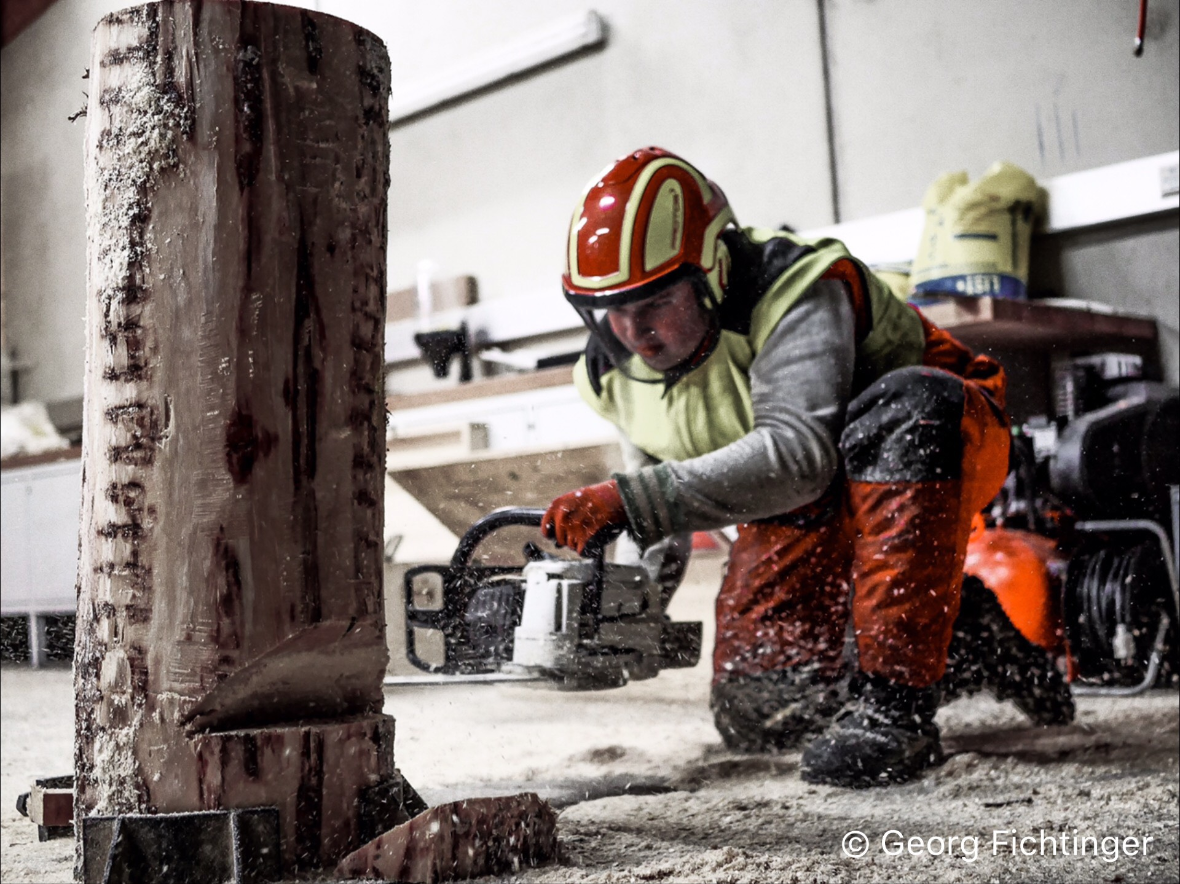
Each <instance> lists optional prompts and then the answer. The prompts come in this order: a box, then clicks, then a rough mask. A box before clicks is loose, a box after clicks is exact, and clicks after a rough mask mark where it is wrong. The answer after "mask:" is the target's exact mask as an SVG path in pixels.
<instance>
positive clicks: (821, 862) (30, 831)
mask: <svg viewBox="0 0 1180 884" xmlns="http://www.w3.org/2000/svg"><path fill="white" fill-rule="evenodd" d="M720 567H721V564H720V561H719V560H718V559H701V560H699V561H697V562H694V565H693V568H692V571H691V572H690V575H689V580H688V581H687V582H686V585H685V587H684V588H683V589H682V591H681V593H680V594H679V595H678V596H677V598H676V600H675V602H674V603H673V610H672V614H673V615H674V616H675V617H677V618H678V619H688V618H693V619H703V620H704V621H705V623H706V644H707V645H708V644H709V643H710V642H711V635H710V634H709V632H710V630H709V629H708V624H709V617H708V615H709V612H710V610H711V605H712V599H713V595H714V594H715V592H716V586H717V578H718V576H719V573H720ZM0 677H2V689H3V703H2V705H0V712H2V727H0V737H2V745H0V753H2V762H0V801H2V813H0V829H2V843H3V857H2V859H3V869H2V879H3V881H4V882H6V884H7V882H10V881H12V882H32V881H35V882H58V881H60V882H66V881H69V880H70V875H71V861H72V859H71V858H72V849H73V848H72V843H71V842H70V841H69V840H65V841H51V842H48V843H45V844H41V843H38V842H37V840H36V831H35V828H34V827H33V826H32V825H31V824H30V823H28V821H27V820H24V819H23V818H20V817H19V816H18V815H17V814H16V811H15V809H14V804H15V801H16V796H17V794H18V792H20V791H23V790H25V789H27V788H28V784H29V782H30V780H31V779H32V777H34V776H37V775H41V774H53V773H61V772H65V771H68V770H69V769H70V767H71V761H72V748H71V740H72V720H71V719H72V715H71V709H72V703H71V685H70V675H69V672H68V671H66V670H64V669H57V670H41V671H30V670H28V669H26V668H17V667H5V668H4V669H3V671H2V673H0ZM708 684H709V671H708V664H707V661H702V664H701V665H700V666H698V667H696V668H695V669H691V670H678V671H671V672H668V673H665V674H663V675H661V676H659V677H658V678H656V679H653V680H651V681H647V682H641V683H637V684H633V685H629V686H628V687H626V688H623V689H619V690H615V691H605V692H599V693H589V694H570V693H558V692H554V691H550V690H544V689H539V688H535V687H528V686H523V685H477V686H471V685H468V686H446V687H413V688H396V689H390V690H388V691H387V694H386V711H387V712H390V713H391V714H393V715H394V716H395V717H396V718H397V721H398V725H397V727H398V734H397V740H396V748H395V753H396V758H397V764H398V766H399V767H400V768H401V769H402V771H403V772H404V773H405V775H406V776H407V777H408V778H409V779H410V781H411V782H412V783H414V785H415V786H417V787H418V788H419V789H420V790H421V791H422V792H423V794H424V795H425V796H426V797H427V799H428V800H433V801H441V800H449V799H452V798H457V797H473V796H476V795H487V794H497V793H506V792H513V791H520V790H524V789H530V790H536V791H539V792H540V793H541V794H542V795H544V796H547V797H550V798H552V799H553V800H554V801H555V803H556V804H559V805H562V806H564V809H563V810H562V811H561V816H560V820H559V836H560V838H561V844H562V854H563V857H562V860H561V862H560V863H558V864H554V865H551V866H547V867H544V868H540V869H535V870H528V871H525V872H523V873H522V874H521V875H518V876H514V879H515V880H520V879H524V880H528V881H586V882H621V881H723V882H741V881H749V882H766V881H770V882H777V881H812V880H833V881H902V880H911V881H990V880H1010V879H1019V880H1029V881H1063V880H1069V881H1075V880H1101V881H1159V880H1173V881H1175V880H1177V878H1178V877H1180V864H1178V863H1180V805H1178V802H1177V795H1178V792H1180V697H1178V695H1177V693H1176V692H1175V691H1174V690H1166V691H1156V692H1153V693H1151V694H1149V695H1147V696H1144V697H1139V698H1134V699H1124V700H1100V699H1096V698H1083V699H1082V700H1081V701H1080V702H1079V716H1078V721H1077V722H1076V723H1075V724H1073V725H1071V726H1070V727H1065V728H1051V729H1034V728H1031V727H1029V726H1028V725H1027V724H1026V722H1025V720H1024V719H1023V717H1022V716H1021V715H1020V713H1018V712H1017V711H1016V710H1015V709H1013V708H1012V707H1010V706H1007V705H1002V704H999V703H996V702H994V701H992V700H991V699H990V698H986V697H977V698H973V699H971V700H966V701H959V702H957V703H955V704H953V705H951V706H949V707H947V708H945V709H944V710H942V711H941V712H940V714H939V722H940V724H941V726H942V728H943V734H944V744H945V747H946V749H947V751H948V754H949V755H950V756H951V757H950V760H949V761H948V762H947V764H946V765H944V766H943V767H942V768H940V769H938V770H936V771H932V772H930V773H929V774H928V775H927V776H926V777H924V778H923V779H922V780H920V781H918V782H915V783H912V784H909V785H906V786H901V787H893V788H889V789H884V790H871V791H857V792H849V791H844V790H837V789H829V788H823V787H810V786H807V785H806V784H804V783H802V782H801V781H800V780H799V777H798V772H797V767H798V754H797V753H790V754H785V755H781V756H773V757H769V756H766V757H762V756H752V757H740V756H734V755H730V754H728V753H726V752H724V751H723V750H722V748H721V746H720V741H719V739H718V738H717V736H716V734H715V732H714V731H713V728H712V722H711V719H710V716H709V712H708ZM579 792H580V793H581V794H580V795H579V794H578V793H579ZM637 792H638V793H647V794H636V793H637ZM653 793H655V794H653ZM579 798H580V799H581V800H580V801H578V799H579ZM575 801H577V803H571V802H575ZM1075 830H1076V834H1077V835H1078V837H1079V838H1080V837H1084V836H1092V837H1095V838H1097V839H1098V841H1099V842H1101V841H1102V839H1103V838H1107V839H1110V838H1120V839H1123V840H1122V841H1120V842H1119V843H1120V845H1123V846H1125V844H1126V841H1125V839H1126V838H1127V837H1135V838H1137V839H1139V841H1138V843H1139V844H1140V845H1142V843H1143V839H1144V838H1146V837H1148V836H1150V838H1151V841H1150V842H1148V848H1147V855H1146V856H1144V855H1142V848H1141V847H1140V848H1139V850H1138V851H1137V855H1135V856H1127V855H1125V854H1124V853H1122V852H1120V854H1119V856H1118V858H1117V859H1112V858H1111V856H1110V854H1109V850H1108V853H1107V855H1106V856H1103V855H1101V854H1100V855H1099V856H1097V857H1095V856H1094V855H1092V854H1093V852H1092V851H1091V852H1090V853H1088V854H1087V855H1086V856H1084V857H1081V856H1077V855H1074V852H1073V851H1072V838H1073V835H1074V833H1075ZM854 831H858V832H863V833H864V834H865V835H866V836H867V844H868V853H867V855H865V856H864V857H860V858H854V857H850V856H847V855H846V854H845V853H844V851H843V850H842V846H841V844H842V841H843V839H844V837H845V836H846V835H847V834H848V833H850V832H854ZM1042 832H1044V833H1045V834H1046V838H1047V841H1046V842H1045V851H1046V854H1048V855H1042V854H1041V853H1040V849H1041V848H1040V842H1039V841H1036V842H1033V841H1026V842H1024V846H1025V848H1026V851H1027V850H1028V849H1032V850H1033V854H1032V855H1021V854H1020V852H1019V850H1017V853H1016V854H1015V855H1014V854H1013V852H1012V850H1011V844H1010V839H1011V838H1012V837H1013V835H1014V834H1015V835H1016V836H1017V837H1020V838H1028V837H1033V838H1034V839H1039V838H1040V835H1041V833H1042ZM892 833H897V834H892ZM997 833H999V834H997ZM1062 835H1065V836H1066V839H1067V842H1068V844H1067V845H1066V846H1067V847H1069V848H1070V850H1071V852H1070V853H1069V854H1067V855H1063V854H1062V853H1061V848H1060V845H1061V843H1062V842H1061V837H1062ZM952 836H954V837H955V838H956V840H955V841H954V842H953V844H952V846H951V848H950V849H949V850H948V849H947V841H948V839H949V838H950V837H952ZM883 837H884V838H885V840H884V842H883V841H882V838H883ZM915 837H916V838H919V839H921V845H922V846H921V847H920V848H915V850H914V852H913V853H911V852H910V849H909V848H910V846H911V844H914V843H916V842H909V841H906V842H904V843H903V842H901V841H899V840H898V839H899V838H905V839H909V838H915ZM964 837H967V838H968V841H967V842H964V841H963V840H962V839H963V838H964ZM852 838H853V839H854V840H855V838H856V836H852ZM971 838H975V839H978V840H977V842H975V843H974V846H975V848H976V849H975V850H974V851H972V850H971V846H972V842H971V840H970V839H971ZM939 839H941V840H939ZM1050 842H1055V843H1056V844H1057V845H1058V852H1057V855H1052V854H1051V853H1050V852H1049V848H1050V847H1051V843H1050ZM1106 844H1107V846H1108V847H1109V845H1110V844H1111V842H1110V841H1107V842H1106ZM899 845H901V848H902V849H901V853H900V855H896V854H897V851H898V848H899ZM850 846H851V847H855V846H856V845H855V843H852V844H850ZM932 853H938V854H939V855H932Z"/></svg>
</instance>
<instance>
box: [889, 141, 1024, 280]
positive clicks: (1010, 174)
mask: <svg viewBox="0 0 1180 884" xmlns="http://www.w3.org/2000/svg"><path fill="white" fill-rule="evenodd" d="M1045 206H1046V194H1045V191H1044V190H1043V189H1042V188H1040V187H1039V186H1038V185H1037V182H1036V180H1035V179H1034V178H1033V177H1032V176H1031V175H1029V174H1028V173H1027V172H1025V171H1024V170H1023V169H1021V168H1019V167H1018V166H1014V165H1012V164H1011V163H1004V162H999V163H994V164H992V166H991V168H990V169H988V170H987V172H986V173H985V174H984V176H983V177H982V178H980V179H979V180H978V181H976V182H974V183H969V181H968V179H967V173H966V172H950V173H948V174H946V175H942V176H940V177H939V178H938V179H937V180H936V181H935V182H934V183H933V184H932V185H930V189H929V190H928V191H926V198H925V199H924V200H923V201H922V207H923V208H924V209H925V210H926V226H925V229H924V230H923V231H922V242H921V244H920V245H919V247H918V254H917V257H916V258H915V259H914V265H913V271H912V274H911V277H910V283H911V285H912V286H913V291H914V293H915V294H930V293H934V292H946V293H950V294H957V295H976V296H983V295H990V296H992V297H997V298H1026V297H1028V255H1029V244H1030V242H1031V240H1032V232H1033V228H1034V227H1035V226H1036V224H1037V223H1038V222H1039V221H1040V219H1041V218H1043V217H1044V216H1045Z"/></svg>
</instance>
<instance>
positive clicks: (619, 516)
mask: <svg viewBox="0 0 1180 884" xmlns="http://www.w3.org/2000/svg"><path fill="white" fill-rule="evenodd" d="M628 524H629V523H628V522H627V511H626V510H625V509H624V508H623V498H622V497H620V496H619V485H618V483H617V482H615V480H614V479H611V480H610V481H609V482H601V483H599V484H598V485H589V486H587V487H586V488H580V489H578V490H577V491H571V492H570V493H569V494H563V495H561V497H559V498H557V499H556V500H554V501H553V503H551V504H549V509H547V510H546V511H545V517H544V518H543V519H542V520H541V533H543V534H544V535H545V536H546V537H548V538H549V539H550V540H553V541H555V542H556V543H557V545H558V546H566V547H569V548H570V549H572V550H574V552H576V553H578V555H581V554H582V553H584V552H585V551H586V546H587V544H589V543H590V541H591V540H592V539H593V538H595V537H597V536H598V535H600V534H602V533H604V532H606V531H608V530H609V529H611V528H625V527H627V525H628ZM612 533H613V532H612Z"/></svg>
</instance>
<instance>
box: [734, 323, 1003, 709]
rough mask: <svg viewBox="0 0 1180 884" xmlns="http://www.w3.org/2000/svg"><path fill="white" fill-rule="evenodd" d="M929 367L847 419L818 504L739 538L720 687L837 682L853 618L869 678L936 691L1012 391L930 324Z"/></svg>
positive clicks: (889, 380) (743, 531) (993, 368)
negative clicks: (800, 679)
mask: <svg viewBox="0 0 1180 884" xmlns="http://www.w3.org/2000/svg"><path fill="white" fill-rule="evenodd" d="M922 321H923V325H924V326H925V330H926V350H925V353H924V356H923V365H922V366H915V367H911V368H903V369H898V370H896V371H892V372H889V373H888V374H886V375H884V376H883V377H881V378H879V379H878V380H877V381H876V382H874V383H873V384H871V385H870V386H869V387H868V388H867V389H865V390H864V391H863V392H862V393H861V394H860V395H858V396H857V397H856V398H855V399H854V400H853V401H852V403H851V404H850V405H849V408H848V414H847V418H846V422H845V428H844V432H843V433H842V435H841V438H840V444H839V448H840V453H841V461H842V470H841V472H840V474H839V475H838V478H837V479H836V480H835V482H833V484H832V487H831V488H830V489H829V490H828V492H827V493H825V494H824V496H823V497H821V498H820V500H818V501H816V502H815V503H812V504H809V505H807V506H805V507H802V508H800V509H798V510H794V511H792V512H790V513H787V514H785V515H783V516H779V517H775V518H771V519H764V520H760V521H757V522H752V523H749V524H745V525H739V526H738V539H737V541H736V542H735V543H734V546H733V550H732V551H731V553H730V559H729V565H728V567H727V570H726V575H725V580H724V582H723V583H722V587H721V592H720V594H719V596H718V598H717V640H716V644H715V647H714V658H713V671H714V681H715V682H720V681H725V680H728V679H730V678H736V677H743V676H751V675H760V674H763V673H766V672H772V671H775V670H783V669H790V668H792V667H795V666H801V665H804V664H809V665H810V666H814V667H816V668H817V669H818V671H819V673H820V674H821V675H824V676H828V677H831V678H836V677H838V676H839V675H840V674H841V672H842V671H843V669H844V667H845V652H844V644H845V635H846V632H847V626H848V618H849V614H850V613H851V617H852V624H853V632H854V634H855V637H856V650H857V657H858V660H859V667H860V669H861V671H863V672H866V673H870V674H874V675H880V676H883V677H885V678H888V679H890V680H891V681H894V682H898V683H901V684H905V685H909V686H912V687H925V686H927V685H930V684H933V683H934V682H935V681H937V680H938V679H939V678H941V677H942V674H943V671H944V670H945V668H946V654H947V647H948V646H949V644H950V639H951V630H952V627H953V625H954V622H955V617H956V616H957V615H958V611H959V593H960V588H961V584H962V579H963V561H964V557H965V555H966V550H967V538H968V535H969V533H970V529H971V520H972V517H973V516H974V515H975V514H976V513H978V512H979V510H980V509H982V508H983V507H984V506H985V505H986V504H987V503H988V502H989V501H990V500H991V499H992V498H993V497H994V496H995V495H996V493H997V492H998V491H999V490H1000V486H1001V485H1002V484H1003V482H1004V479H1005V477H1006V476H1007V473H1008V448H1009V442H1010V440H1009V429H1008V419H1007V416H1006V415H1005V413H1004V410H1003V409H1004V398H1005V396H1004V394H1005V387H1006V380H1005V376H1004V371H1003V369H1002V368H1001V367H1000V365H999V363H997V362H996V361H995V360H993V359H991V358H989V357H986V356H974V355H973V354H972V353H971V351H970V350H968V349H967V348H966V347H964V346H963V345H962V344H960V343H959V342H957V341H956V340H955V339H954V338H952V337H951V336H950V335H949V334H947V332H945V331H943V330H942V329H939V328H937V327H936V326H934V325H932V324H930V323H929V322H928V321H927V320H926V319H925V317H923V319H922Z"/></svg>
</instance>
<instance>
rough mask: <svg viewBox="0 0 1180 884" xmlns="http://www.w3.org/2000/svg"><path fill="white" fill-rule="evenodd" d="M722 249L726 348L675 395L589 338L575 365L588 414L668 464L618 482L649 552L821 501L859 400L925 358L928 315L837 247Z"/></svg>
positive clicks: (765, 238) (674, 387)
mask: <svg viewBox="0 0 1180 884" xmlns="http://www.w3.org/2000/svg"><path fill="white" fill-rule="evenodd" d="M722 239H723V241H724V243H725V245H726V246H727V247H728V249H729V252H730V258H731V261H732V270H731V274H730V282H729V285H728V286H727V288H726V290H725V295H724V298H723V299H722V301H721V304H720V310H719V312H720V320H721V328H722V331H721V334H720V340H719V341H718V344H717V346H716V348H715V349H714V351H713V353H712V354H711V355H710V356H709V357H708V359H707V360H706V361H705V362H704V363H703V364H702V365H699V366H697V367H696V368H695V369H693V370H692V371H691V372H689V373H688V374H686V375H684V376H683V377H680V378H678V379H677V380H676V381H675V382H674V383H672V384H671V385H670V386H669V385H666V384H664V383H662V382H661V381H662V380H663V375H662V374H660V373H659V372H655V371H653V370H651V369H649V368H647V366H646V365H644V363H643V362H642V360H641V359H640V358H639V357H638V356H632V357H631V359H630V360H629V362H628V363H627V364H626V366H625V372H624V371H620V370H618V369H617V368H616V367H615V366H613V365H612V364H611V363H610V362H609V360H608V359H607V358H606V356H605V353H604V352H603V351H602V350H601V349H600V348H597V347H596V346H595V345H594V343H593V340H592V343H591V345H590V346H588V347H587V352H586V353H585V354H584V355H583V357H582V358H581V360H579V362H578V364H577V365H576V366H575V369H574V383H575V385H576V386H577V388H578V391H579V392H580V394H581V395H582V397H583V398H584V399H585V401H586V402H587V403H588V404H589V405H590V407H591V408H593V409H594V410H595V411H596V412H598V414H600V415H602V416H603V417H605V418H606V419H607V420H610V421H611V422H613V423H614V424H615V425H616V426H618V428H619V429H620V431H621V432H622V433H623V435H624V436H625V437H626V438H627V439H628V440H629V441H630V442H631V443H632V444H633V445H634V446H635V447H637V448H638V449H640V450H641V451H642V452H645V453H646V454H648V455H649V456H650V457H651V458H653V459H654V460H656V461H661V462H663V463H661V464H659V465H658V466H655V467H649V468H645V469H643V470H640V471H638V472H636V473H629V474H620V475H618V476H616V479H618V480H619V485H620V490H621V491H622V493H623V499H624V503H625V505H626V506H627V513H628V517H629V518H630V520H631V523H632V528H633V530H634V531H635V533H636V534H637V536H638V538H639V540H640V542H641V543H642V544H644V545H647V544H650V543H653V542H655V541H656V540H659V539H660V538H662V537H664V536H667V535H669V534H672V533H676V532H679V531H686V530H705V529H707V528H715V527H721V526H723V525H727V524H733V523H735V522H738V521H747V520H749V519H750V518H761V517H765V516H768V515H777V514H779V513H784V512H787V511H789V510H791V509H794V508H795V507H797V506H800V505H802V504H804V503H807V502H809V499H814V498H815V497H818V496H819V494H820V493H822V492H823V490H824V489H825V488H826V487H827V484H828V482H830V480H831V476H832V475H833V474H834V472H835V468H836V453H835V439H834V438H833V437H835V438H838V436H839V431H840V429H841V425H842V421H843V411H844V407H845V406H846V405H847V403H848V401H849V400H850V399H851V398H852V397H853V396H855V395H856V393H858V392H859V391H860V390H863V389H864V388H865V387H866V386H868V385H869V384H870V383H872V382H873V381H874V380H876V379H877V378H879V377H880V376H881V375H883V374H885V373H886V372H888V371H892V370H894V369H897V368H902V367H905V366H909V365H918V364H920V363H921V361H922V354H923V349H924V347H925V333H924V331H923V327H922V321H921V319H920V317H919V316H918V314H917V312H916V311H914V310H913V309H911V308H910V307H908V306H907V305H906V304H904V303H903V302H902V301H900V300H899V299H898V298H897V297H896V296H895V295H894V294H893V293H892V292H891V291H890V289H889V287H888V286H887V285H886V284H885V283H884V282H883V281H881V280H879V279H878V278H877V277H876V276H874V275H873V273H872V272H871V271H870V270H869V269H868V268H867V267H865V266H864V265H863V264H862V263H861V262H860V261H858V260H856V259H855V258H853V257H852V256H851V255H850V254H849V253H848V251H847V249H846V248H845V247H844V245H843V244H842V243H840V242H839V241H837V240H833V239H821V240H815V241H808V240H804V239H801V238H800V237H797V236H795V235H794V234H790V233H785V232H781V231H776V230H765V229H756V228H747V229H745V230H743V231H738V230H729V231H726V232H724V233H723V234H722ZM821 281H827V282H826V283H825V284H823V285H817V283H821ZM825 286H826V287H825ZM821 289H822V290H823V293H822V294H815V295H813V294H811V293H812V292H813V291H815V292H819V291H820V290H821ZM833 292H835V294H834V295H833ZM801 305H806V309H800V308H801ZM796 313H797V315H794V314H796ZM776 351H781V353H780V352H776ZM628 375H630V377H629V376H628ZM752 375H753V376H754V377H755V379H756V380H757V382H758V383H757V386H758V387H759V390H760V392H759V394H758V396H757V397H754V396H752V394H751V376H752ZM644 381H648V382H646V383H645V382H644ZM755 398H758V400H759V401H758V402H755ZM759 473H762V474H763V475H759Z"/></svg>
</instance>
